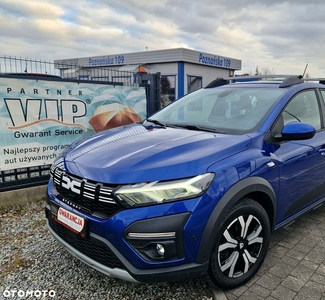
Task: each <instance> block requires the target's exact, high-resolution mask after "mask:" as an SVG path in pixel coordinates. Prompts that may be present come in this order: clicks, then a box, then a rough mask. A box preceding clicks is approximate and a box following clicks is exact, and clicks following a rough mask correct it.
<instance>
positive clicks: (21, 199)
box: [0, 185, 47, 208]
mask: <svg viewBox="0 0 325 300" xmlns="http://www.w3.org/2000/svg"><path fill="white" fill-rule="evenodd" d="M46 187H47V186H46V185H41V186H36V187H30V188H24V189H19V190H13V191H8V192H2V193H0V208H3V207H7V206H12V205H18V204H25V203H28V202H33V201H35V200H41V199H43V198H45V195H46Z"/></svg>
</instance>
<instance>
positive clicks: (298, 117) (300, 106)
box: [282, 90, 321, 130]
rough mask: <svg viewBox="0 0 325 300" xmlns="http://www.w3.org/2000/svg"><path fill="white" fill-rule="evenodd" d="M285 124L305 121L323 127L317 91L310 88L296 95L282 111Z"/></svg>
mask: <svg viewBox="0 0 325 300" xmlns="http://www.w3.org/2000/svg"><path fill="white" fill-rule="evenodd" d="M282 117H283V122H284V125H286V124H288V123H290V122H304V123H308V124H310V125H313V126H314V127H315V128H316V130H318V129H321V118H320V111H319V106H318V101H317V97H316V94H315V91H313V90H308V91H304V92H301V93H299V94H297V95H295V96H294V97H293V98H292V99H291V100H290V102H289V104H288V105H287V106H286V107H285V109H284V110H283V112H282Z"/></svg>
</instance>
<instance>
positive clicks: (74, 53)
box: [0, 0, 325, 77]
mask: <svg viewBox="0 0 325 300" xmlns="http://www.w3.org/2000/svg"><path fill="white" fill-rule="evenodd" d="M324 9H325V3H324V2H322V1H319V0H310V1H308V2H306V1H302V0H290V1H288V0H287V1H274V0H272V1H271V0H263V1H260V0H237V1H235V2H234V1H226V0H221V1H215V0H202V1H194V0H186V1H185V0H178V1H175V0H161V1H147V0H123V1H116V0H97V1H89V0H79V1H78V3H75V2H68V1H66V0H56V1H54V0H43V1H41V0H29V1H25V0H24V1H23V0H2V1H1V2H0V24H2V26H1V27H0V49H2V52H1V53H0V56H3V55H9V56H17V57H32V58H35V59H44V60H54V59H64V58H77V57H86V56H97V55H109V54H118V53H129V52H138V51H145V50H146V49H148V50H159V49H168V48H178V47H185V48H190V49H195V50H198V51H203V52H207V53H211V54H216V55H221V56H228V57H231V58H236V59H241V60H242V72H243V73H244V72H247V71H248V72H249V71H250V72H254V70H255V68H256V66H258V67H259V68H269V69H272V70H274V72H275V73H278V74H279V73H282V74H283V73H286V74H288V73H290V74H299V73H302V71H303V69H304V67H305V65H306V64H307V63H308V64H309V65H308V72H309V74H310V75H311V76H322V77H325V60H324V58H323V56H324V55H323V53H322V52H323V48H324V46H325V38H324V34H323V32H324V30H325V20H324V17H323V15H324Z"/></svg>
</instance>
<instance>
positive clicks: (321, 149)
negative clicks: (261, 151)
mask: <svg viewBox="0 0 325 300" xmlns="http://www.w3.org/2000/svg"><path fill="white" fill-rule="evenodd" d="M318 152H319V153H320V154H321V155H325V145H323V146H322V147H321V148H320V149H319V150H318Z"/></svg>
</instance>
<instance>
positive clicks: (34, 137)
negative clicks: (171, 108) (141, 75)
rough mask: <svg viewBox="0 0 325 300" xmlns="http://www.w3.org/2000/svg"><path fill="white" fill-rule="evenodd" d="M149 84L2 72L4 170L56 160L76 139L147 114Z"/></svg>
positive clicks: (0, 137) (0, 113) (0, 109)
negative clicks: (37, 77)
mask: <svg viewBox="0 0 325 300" xmlns="http://www.w3.org/2000/svg"><path fill="white" fill-rule="evenodd" d="M146 107H147V101H146V94H145V89H144V88H140V87H128V86H112V85H105V84H95V83H82V82H66V81H62V82H61V81H46V80H29V79H13V78H5V77H1V78H0V153H1V158H0V171H3V170H11V169H17V168H24V167H32V166H38V165H43V164H51V163H52V162H53V160H54V159H55V158H56V157H57V156H58V155H59V154H60V152H61V151H62V150H64V149H65V148H66V147H67V146H68V145H69V144H70V143H71V142H73V141H74V140H76V139H78V138H80V137H83V136H85V135H88V134H91V133H94V132H98V131H101V130H105V129H109V128H113V127H117V126H120V125H127V124H131V123H135V122H139V121H141V120H143V119H144V118H145V117H146V114H147V111H146V110H147V108H146Z"/></svg>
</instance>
